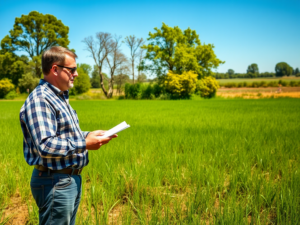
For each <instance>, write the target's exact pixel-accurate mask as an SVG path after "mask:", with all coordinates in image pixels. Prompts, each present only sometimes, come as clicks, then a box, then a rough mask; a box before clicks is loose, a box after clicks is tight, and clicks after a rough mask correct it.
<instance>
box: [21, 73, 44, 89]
mask: <svg viewBox="0 0 300 225" xmlns="http://www.w3.org/2000/svg"><path fill="white" fill-rule="evenodd" d="M39 81H40V79H39V78H37V77H35V76H34V75H33V74H32V73H30V72H29V73H25V74H23V75H22V78H20V79H19V88H20V91H21V93H23V92H26V90H27V89H29V91H32V90H33V89H35V87H36V86H38V84H39Z"/></svg>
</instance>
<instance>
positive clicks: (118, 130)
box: [100, 121, 130, 138]
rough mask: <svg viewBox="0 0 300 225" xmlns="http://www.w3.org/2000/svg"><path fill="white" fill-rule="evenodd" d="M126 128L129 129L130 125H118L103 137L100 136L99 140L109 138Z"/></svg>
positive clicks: (123, 123)
mask: <svg viewBox="0 0 300 225" xmlns="http://www.w3.org/2000/svg"><path fill="white" fill-rule="evenodd" d="M128 127H130V125H128V124H127V123H126V122H125V121H124V122H122V123H120V124H118V125H117V126H115V127H113V128H111V129H110V130H108V131H106V132H105V134H104V135H103V136H100V138H106V137H110V136H112V135H114V134H116V133H119V132H120V131H122V130H125V129H127V128H128Z"/></svg>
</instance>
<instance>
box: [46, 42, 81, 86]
mask: <svg viewBox="0 0 300 225" xmlns="http://www.w3.org/2000/svg"><path fill="white" fill-rule="evenodd" d="M76 58H77V55H76V54H75V53H74V52H72V51H70V50H68V49H66V48H64V47H61V46H53V47H51V48H49V49H47V50H46V51H45V52H44V53H43V55H42V69H43V74H44V79H45V80H46V81H47V82H49V83H51V84H52V85H54V86H56V87H58V88H59V89H60V90H61V91H66V90H68V89H69V88H72V87H73V85H74V84H73V82H74V79H75V77H77V76H78V73H77V71H76Z"/></svg>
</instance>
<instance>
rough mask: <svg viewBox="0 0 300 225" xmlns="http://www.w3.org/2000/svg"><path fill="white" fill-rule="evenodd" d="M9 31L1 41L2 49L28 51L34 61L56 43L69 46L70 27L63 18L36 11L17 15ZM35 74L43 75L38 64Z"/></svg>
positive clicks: (37, 75)
mask: <svg viewBox="0 0 300 225" xmlns="http://www.w3.org/2000/svg"><path fill="white" fill-rule="evenodd" d="M9 33H10V34H9V35H6V36H5V37H4V38H3V39H2V41H1V47H2V49H3V50H5V51H8V52H16V51H22V52H26V53H27V54H28V55H29V57H30V58H31V59H32V60H33V61H35V60H34V57H36V56H40V55H41V53H42V52H44V51H45V50H46V49H47V48H49V47H51V46H54V45H60V46H63V47H67V46H68V44H69V42H70V41H69V39H68V33H69V28H68V27H67V26H65V25H64V24H63V23H62V21H61V20H58V19H57V18H56V17H55V16H53V15H50V14H46V15H44V14H42V13H39V12H36V11H32V12H30V13H29V14H28V15H22V16H21V18H18V17H17V18H16V19H15V24H14V27H13V29H12V30H10V31H9ZM35 75H36V77H41V75H42V71H41V68H40V66H39V65H38V64H36V66H35Z"/></svg>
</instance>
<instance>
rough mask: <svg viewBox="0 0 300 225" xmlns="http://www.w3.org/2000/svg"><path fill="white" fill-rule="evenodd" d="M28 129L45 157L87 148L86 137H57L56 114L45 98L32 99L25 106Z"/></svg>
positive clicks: (67, 154) (61, 155)
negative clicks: (75, 138)
mask: <svg viewBox="0 0 300 225" xmlns="http://www.w3.org/2000/svg"><path fill="white" fill-rule="evenodd" d="M25 116H26V121H27V126H28V130H29V132H30V133H31V136H32V139H33V141H34V142H35V145H36V146H37V148H38V152H39V153H40V155H41V157H43V158H60V157H66V156H69V155H72V154H76V153H82V152H84V151H85V150H86V141H85V139H77V140H74V139H71V138H65V139H62V138H59V137H57V134H56V132H57V121H56V115H55V114H54V112H53V111H52V110H51V106H50V105H49V103H48V102H46V101H45V100H44V99H43V98H35V99H33V100H31V102H30V104H28V105H27V106H26V108H25Z"/></svg>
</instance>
